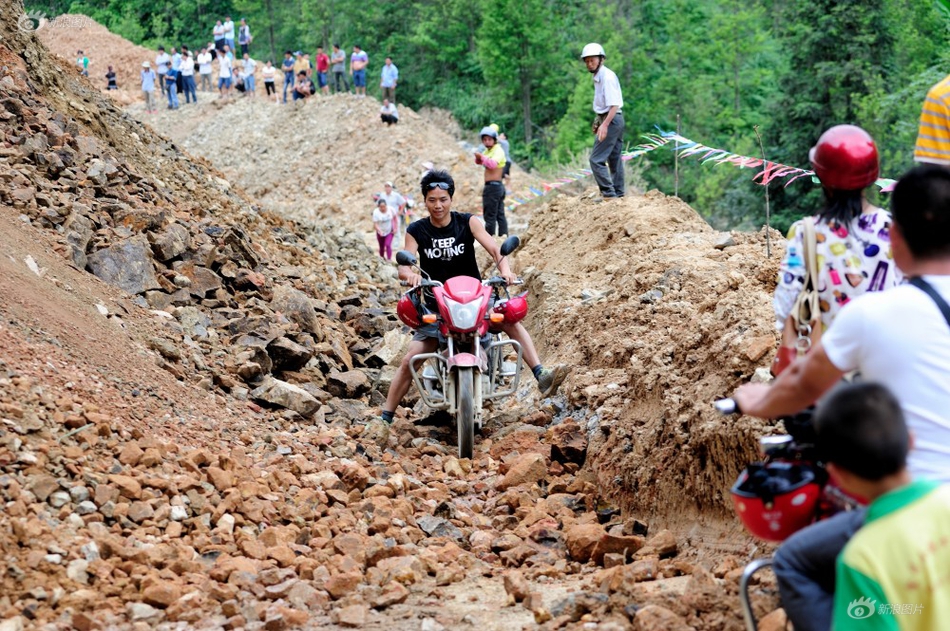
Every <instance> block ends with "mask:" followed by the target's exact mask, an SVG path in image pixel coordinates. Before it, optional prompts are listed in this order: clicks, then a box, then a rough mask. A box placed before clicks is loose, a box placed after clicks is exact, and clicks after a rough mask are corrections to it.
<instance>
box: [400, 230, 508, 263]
mask: <svg viewBox="0 0 950 631" xmlns="http://www.w3.org/2000/svg"><path fill="white" fill-rule="evenodd" d="M513 238H515V239H517V238H518V237H513ZM396 262H397V263H399V264H400V265H415V264H416V257H414V256H413V255H412V253H411V252H409V250H399V251H398V252H396Z"/></svg>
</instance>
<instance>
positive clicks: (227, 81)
mask: <svg viewBox="0 0 950 631" xmlns="http://www.w3.org/2000/svg"><path fill="white" fill-rule="evenodd" d="M225 48H227V47H225ZM231 64H232V62H231V58H230V57H228V56H227V55H226V54H225V55H218V92H220V93H221V94H220V98H223V99H226V98H228V96H230V95H231V67H232V66H231Z"/></svg>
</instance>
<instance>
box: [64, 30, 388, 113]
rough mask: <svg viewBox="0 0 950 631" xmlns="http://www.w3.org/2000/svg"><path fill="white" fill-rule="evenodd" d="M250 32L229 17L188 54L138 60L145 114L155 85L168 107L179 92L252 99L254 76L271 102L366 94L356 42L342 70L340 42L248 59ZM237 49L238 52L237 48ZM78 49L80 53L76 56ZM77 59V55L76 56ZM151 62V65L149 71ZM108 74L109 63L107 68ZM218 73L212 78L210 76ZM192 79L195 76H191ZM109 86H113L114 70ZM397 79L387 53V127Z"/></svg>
mask: <svg viewBox="0 0 950 631" xmlns="http://www.w3.org/2000/svg"><path fill="white" fill-rule="evenodd" d="M253 41H254V37H253V35H252V34H251V28H250V25H249V24H248V23H247V20H246V19H244V18H241V20H240V22H239V24H238V25H235V24H234V20H232V19H231V16H226V17H225V19H224V20H223V21H222V20H218V21H217V22H216V23H215V25H214V28H213V29H212V41H211V42H209V43H208V44H207V45H206V46H203V47H202V48H201V49H200V50H199V52H198V53H197V54H193V53H192V52H191V50H189V48H188V47H187V46H184V45H182V46H180V47H179V48H175V47H172V48H171V49H170V50H169V51H166V50H165V47H164V46H159V47H158V54H157V55H156V57H155V59H154V62H152V61H145V62H143V63H142V70H141V87H142V93H143V96H144V99H145V109H146V112H148V113H155V112H156V111H157V105H156V99H155V87H156V84H157V85H158V89H159V91H160V94H161V96H162V97H163V98H167V100H168V109H173V110H174V109H178V108H179V107H180V106H181V99H180V97H179V95H184V100H185V103H186V104H187V103H196V102H197V101H198V92H199V91H200V92H213V91H214V90H217V92H218V96H219V98H221V99H228V98H230V97H231V96H232V94H233V92H234V91H237V92H240V93H242V94H243V95H244V96H246V97H250V98H253V97H255V96H256V94H257V76H258V72H259V73H260V78H261V80H262V81H263V83H264V89H265V93H266V94H265V96H266V97H267V98H269V99H273V100H274V102H275V103H287V102H288V101H291V100H292V101H299V100H302V99H307V98H309V97H311V96H314V95H316V94H322V95H324V96H327V95H330V94H331V89H332V92H333V93H341V92H343V93H351V83H352V94H355V95H356V96H357V97H359V98H364V97H365V96H366V83H367V79H366V77H367V72H368V67H369V63H370V62H369V55H368V53H367V52H366V51H364V50H363V49H362V47H361V46H360V45H358V44H355V45H354V46H353V52H352V53H351V54H350V55H349V62H350V66H349V72H347V69H346V62H347V55H346V53H345V52H344V51H343V49H342V48H341V47H340V44H339V43H334V44H333V47H332V48H333V49H332V51H331V52H330V54H327V53H326V52H325V51H324V49H323V47H322V46H318V47H317V51H316V54H315V55H314V57H313V59H311V55H310V53H306V52H304V51H302V50H298V51H290V50H288V51H286V52H285V53H284V59H283V60H282V61H281V62H280V65H279V66H278V65H276V64H275V63H274V61H273V60H270V59H268V60H267V61H265V62H264V63H263V64H262V63H260V62H259V61H257V60H255V59H254V58H253V57H251V44H252V42H253ZM235 45H236V46H237V47H239V48H240V52H237V51H238V48H236V46H235ZM81 54H82V51H80V55H81ZM80 59H82V58H80ZM152 63H154V64H155V67H154V69H153V68H152ZM77 64H78V65H80V67H81V68H82V70H83V71H85V72H87V71H88V64H89V62H88V60H86V61H85V62H84V64H83V62H82V61H80V60H77ZM110 72H111V67H110ZM215 74H217V81H215V79H214V75H215ZM279 74H282V75H283V84H282V91H281V93H280V94H278V87H277V80H278V77H279ZM196 77H197V78H196ZM109 81H110V89H112V88H113V86H114V74H113V76H112V77H111V78H109ZM398 81H399V69H398V68H397V67H396V65H395V64H394V63H393V60H392V58H391V57H386V59H385V62H384V64H383V66H382V69H381V71H380V83H379V85H380V91H381V92H382V96H383V99H384V103H383V107H382V108H381V110H380V120H381V121H382V122H383V123H386V124H389V125H392V124H395V123H396V122H398V120H399V113H398V111H397V110H396V104H395V101H396V85H397V83H398Z"/></svg>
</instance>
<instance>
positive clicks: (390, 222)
mask: <svg viewBox="0 0 950 631" xmlns="http://www.w3.org/2000/svg"><path fill="white" fill-rule="evenodd" d="M397 221H399V218H398V217H397V215H396V209H395V208H387V207H386V200H385V199H383V198H382V197H380V198H379V200H377V202H376V208H375V209H374V210H373V224H374V225H375V227H376V241H377V242H378V243H379V255H380V256H381V257H383V258H384V259H386V260H389V259H391V258H392V257H393V235H394V234H395V231H396V222H397Z"/></svg>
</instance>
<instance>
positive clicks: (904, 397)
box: [734, 164, 950, 631]
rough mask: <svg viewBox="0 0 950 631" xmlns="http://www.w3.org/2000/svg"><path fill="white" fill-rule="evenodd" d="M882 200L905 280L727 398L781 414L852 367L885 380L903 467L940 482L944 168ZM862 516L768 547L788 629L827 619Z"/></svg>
mask: <svg viewBox="0 0 950 631" xmlns="http://www.w3.org/2000/svg"><path fill="white" fill-rule="evenodd" d="M891 208H892V212H893V220H894V222H893V224H891V227H890V238H891V250H892V252H893V255H894V262H895V263H896V264H897V266H898V267H899V268H900V270H901V271H902V272H903V273H904V275H905V277H907V278H909V279H910V281H909V284H906V285H901V286H899V287H895V288H893V289H888V290H887V291H882V292H871V293H867V294H865V295H863V296H859V297H858V298H855V299H854V300H852V301H851V302H850V303H848V304H847V305H845V306H844V307H843V308H842V309H841V311H840V312H839V313H838V316H837V317H836V318H835V320H834V322H832V324H831V326H830V327H829V328H828V330H827V331H826V332H825V333H824V335H823V336H822V337H821V341H820V342H819V343H818V344H817V345H816V346H815V347H814V348H813V349H812V350H811V352H809V353H808V354H807V355H805V356H804V357H802V358H800V359H798V360H796V361H795V362H794V363H793V364H792V365H791V366H789V367H788V368H787V369H786V370H785V371H783V372H782V373H781V375H779V376H778V378H776V379H775V381H773V382H772V384H771V385H766V384H746V385H744V386H742V387H740V388H739V389H738V390H737V391H736V393H735V396H734V399H735V401H736V403H737V404H738V406H739V409H740V410H741V411H742V412H743V413H744V414H749V415H752V416H758V417H761V418H778V417H783V416H788V415H790V414H793V413H795V412H798V411H799V410H802V409H804V408H806V407H807V406H808V405H810V404H812V403H814V402H815V401H816V400H817V399H818V398H819V397H821V396H822V395H824V394H825V392H827V391H828V390H829V389H830V388H831V387H832V386H833V385H834V384H836V383H837V382H838V381H839V380H840V379H841V377H843V376H844V375H845V374H846V373H848V372H851V371H853V370H857V371H859V372H860V373H861V379H862V381H865V382H875V383H880V384H882V385H884V386H886V387H887V388H888V389H889V390H890V391H891V392H893V393H894V395H895V396H896V397H897V400H898V401H899V402H900V405H901V408H902V410H903V412H904V416H905V417H906V419H907V425H908V427H909V428H910V429H911V431H912V432H913V433H914V449H913V450H912V451H911V453H910V454H909V456H908V460H907V465H908V469H909V470H910V472H911V474H912V475H913V476H914V477H915V478H930V479H932V480H936V481H939V482H944V483H946V482H950V415H948V410H950V406H948V403H947V402H948V401H950V305H946V301H947V300H950V170H947V169H946V168H944V167H941V166H938V165H933V164H930V165H924V166H919V167H917V168H915V169H913V170H911V171H910V172H908V173H907V174H906V175H904V177H902V178H901V179H900V181H899V182H898V183H897V185H896V186H895V188H894V193H893V195H892V197H891ZM921 281H923V282H921ZM931 292H933V293H931ZM941 301H943V303H944V304H943V305H941V304H940V302H941ZM944 310H945V311H946V312H945V313H944V312H943V311H944ZM908 323H912V326H908ZM862 517H863V513H862V512H861V511H847V512H844V513H839V514H838V515H835V516H834V517H832V518H830V519H826V520H824V521H820V522H817V523H816V524H813V525H812V526H809V527H808V528H805V529H803V530H800V531H799V532H797V533H795V534H794V535H792V536H791V537H790V538H788V539H787V540H786V541H785V543H783V544H782V546H781V547H779V549H778V551H777V552H776V555H775V560H774V564H773V569H774V570H775V575H776V577H777V578H778V585H779V591H780V593H781V596H782V604H783V606H784V607H785V610H786V612H787V613H788V614H789V618H790V619H791V620H792V622H793V624H794V625H795V628H796V629H801V630H804V631H811V630H818V629H828V628H829V627H830V620H831V609H832V602H831V599H832V594H833V590H834V578H835V559H836V557H837V555H838V553H840V552H841V549H842V548H843V547H844V544H845V543H847V541H848V538H849V537H850V536H851V535H852V534H853V533H854V532H855V531H856V530H857V529H858V528H859V527H860V526H861V524H862V523H863V521H862Z"/></svg>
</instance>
